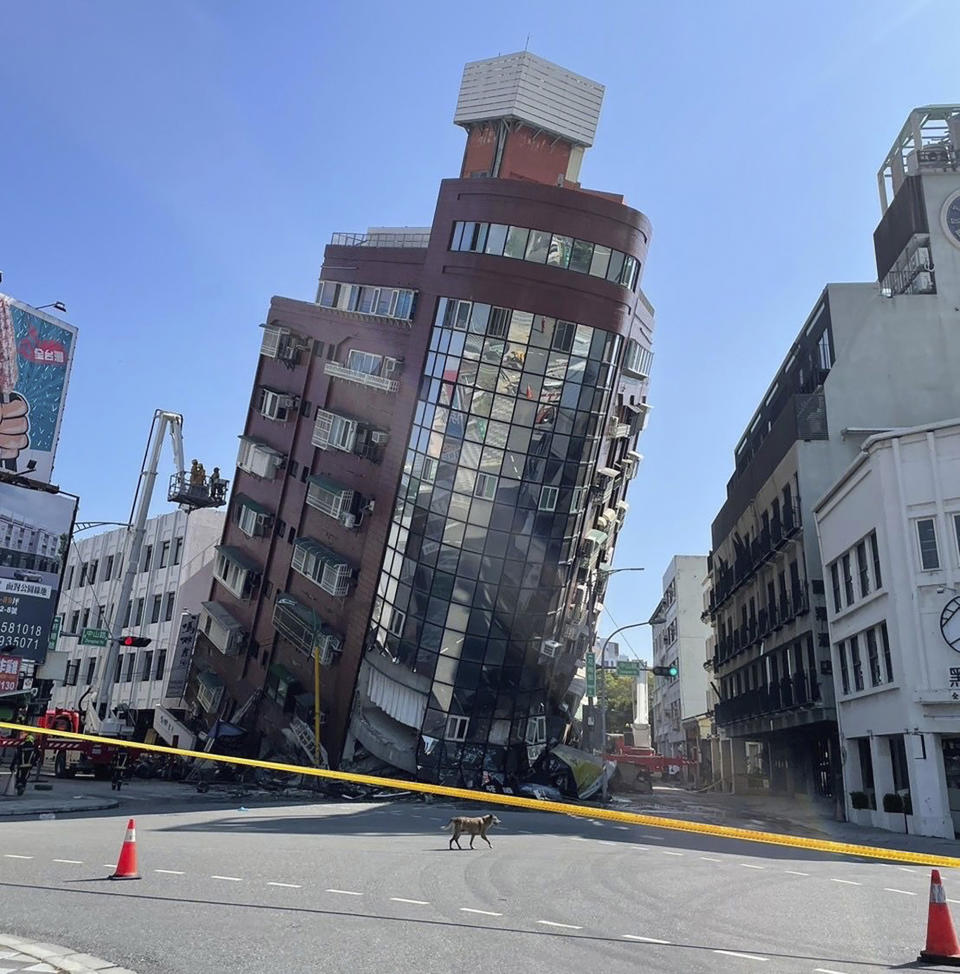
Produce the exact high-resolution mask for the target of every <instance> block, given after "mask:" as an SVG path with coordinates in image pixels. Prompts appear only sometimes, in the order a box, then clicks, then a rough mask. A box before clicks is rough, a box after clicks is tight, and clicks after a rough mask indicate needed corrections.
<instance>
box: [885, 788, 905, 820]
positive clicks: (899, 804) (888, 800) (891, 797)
mask: <svg viewBox="0 0 960 974" xmlns="http://www.w3.org/2000/svg"><path fill="white" fill-rule="evenodd" d="M883 810H884V811H885V812H899V813H900V814H901V815H902V814H903V799H902V798H901V797H900V796H899V795H898V794H897V793H896V792H893V793H891V794H887V795H884V796H883Z"/></svg>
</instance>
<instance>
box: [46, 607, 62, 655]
mask: <svg viewBox="0 0 960 974" xmlns="http://www.w3.org/2000/svg"><path fill="white" fill-rule="evenodd" d="M59 638H60V616H54V617H53V625H52V626H51V627H50V642H49V643H48V644H47V649H48V651H49V652H51V653H52V652H53V651H54V650H55V649H56V648H57V640H58V639H59Z"/></svg>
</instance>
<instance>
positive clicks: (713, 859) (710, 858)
mask: <svg viewBox="0 0 960 974" xmlns="http://www.w3.org/2000/svg"><path fill="white" fill-rule="evenodd" d="M700 858H701V859H706V861H707V862H723V860H722V859H717V858H715V857H714V856H701V857H700Z"/></svg>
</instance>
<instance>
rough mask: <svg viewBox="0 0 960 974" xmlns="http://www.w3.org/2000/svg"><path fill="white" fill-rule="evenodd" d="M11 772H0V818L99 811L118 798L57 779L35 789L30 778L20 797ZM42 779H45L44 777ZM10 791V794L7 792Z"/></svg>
mask: <svg viewBox="0 0 960 974" xmlns="http://www.w3.org/2000/svg"><path fill="white" fill-rule="evenodd" d="M10 778H11V776H10V774H9V773H8V774H2V773H0V818H6V817H7V816H10V815H58V814H61V815H62V814H66V813H68V812H99V811H101V810H103V809H107V808H116V807H117V806H118V805H119V804H120V802H119V801H118V800H117V799H116V798H112V797H108V796H107V795H78V794H76V792H77V788H76V786H75V785H74V783H73V782H70V781H58V782H56V783H55V784H54V785H53V786H52V788H51V790H49V791H47V790H43V791H37V790H36V789H35V788H34V787H33V786H34V781H33V779H32V778H31V779H30V784H29V785H28V786H27V790H26V791H25V792H24V794H23V795H22V796H20V797H19V798H18V797H17V796H16V795H15V794H14V793H13V787H12V782H11V780H10ZM44 783H47V782H46V779H44ZM8 792H9V794H8ZM0 974H2V968H0Z"/></svg>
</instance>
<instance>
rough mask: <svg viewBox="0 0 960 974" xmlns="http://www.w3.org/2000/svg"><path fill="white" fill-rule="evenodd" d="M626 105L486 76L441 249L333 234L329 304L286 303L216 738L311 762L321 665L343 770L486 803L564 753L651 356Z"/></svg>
mask: <svg viewBox="0 0 960 974" xmlns="http://www.w3.org/2000/svg"><path fill="white" fill-rule="evenodd" d="M602 97H603V88H602V86H601V85H599V84H596V83H595V82H592V81H589V80H587V79H585V78H582V77H580V76H578V75H575V74H572V73H570V72H569V71H566V70H564V69H562V68H560V67H558V66H556V65H553V64H550V63H549V62H546V61H544V60H542V59H540V58H538V57H535V56H534V55H532V54H529V53H526V52H524V53H520V54H513V55H508V56H506V57H498V58H492V59H490V60H486V61H479V62H474V63H472V64H468V65H467V67H466V69H465V70H464V76H463V82H462V85H461V89H460V97H459V101H458V104H457V109H456V116H455V121H456V123H457V124H459V125H462V126H463V127H464V128H465V129H466V132H467V146H466V150H465V152H464V157H463V164H462V168H461V173H460V176H459V178H457V179H448V180H444V181H443V182H442V183H441V186H440V193H439V199H438V202H437V207H436V210H435V213H434V217H433V222H432V225H431V226H430V227H426V228H409V227H405V228H376V229H371V230H369V231H368V232H367V233H366V234H356V235H354V234H335V235H334V238H333V241H332V243H331V244H330V246H328V247H327V249H326V252H325V257H324V265H323V268H322V271H321V280H320V287H319V291H318V294H317V300H316V302H304V301H294V300H289V299H282V298H275V299H274V300H273V302H272V303H271V307H270V311H269V314H268V318H267V321H266V323H265V326H264V327H265V334H264V341H263V346H262V349H261V357H260V362H259V365H258V369H257V376H256V380H255V388H254V394H253V397H252V402H251V407H250V411H249V414H248V418H247V424H246V427H245V430H244V433H243V435H242V436H241V447H240V457H239V460H238V469H237V472H236V477H235V479H234V485H235V490H234V495H233V498H232V501H231V517H230V518H229V520H228V527H227V529H226V531H225V534H224V538H223V544H222V545H221V547H220V549H219V558H218V564H217V570H216V572H215V575H216V577H217V579H218V580H217V581H216V582H215V583H214V586H213V591H212V592H211V596H210V600H209V601H208V602H207V603H206V606H205V609H204V614H203V616H202V618H201V624H200V636H199V637H198V642H197V652H196V654H195V672H194V680H193V688H194V693H193V699H194V701H195V707H196V710H197V711H198V712H202V713H203V714H204V715H205V716H206V718H207V722H208V724H209V725H210V726H211V727H212V726H216V727H217V728H218V729H222V728H223V727H224V726H226V725H225V724H224V723H223V721H224V720H226V721H231V722H232V723H235V724H237V725H240V727H243V728H246V729H247V730H248V732H249V731H253V732H254V733H255V734H257V735H258V736H260V737H262V738H265V739H266V740H268V741H272V742H273V743H274V744H276V743H279V742H282V741H283V740H284V739H287V740H288V741H289V742H290V743H291V746H294V747H300V748H301V749H302V751H303V752H304V756H306V757H310V756H312V755H313V754H314V744H315V741H314V739H313V733H312V730H311V728H312V727H313V719H314V706H315V700H314V698H315V695H316V691H315V682H314V676H315V674H314V672H313V664H312V661H311V660H312V658H313V657H314V656H315V657H316V658H317V659H319V661H320V662H321V663H322V664H323V666H322V672H321V673H320V681H319V682H320V701H319V710H320V712H321V713H322V715H323V726H322V728H321V739H322V742H323V745H324V748H325V751H326V754H327V756H328V758H329V760H330V762H331V763H332V764H334V765H337V764H340V765H346V764H354V765H356V764H366V765H367V766H370V765H372V764H374V763H379V764H381V765H383V764H386V765H388V766H390V767H392V768H395V769H400V770H402V771H404V772H407V773H409V774H411V775H418V776H420V777H423V778H428V779H431V780H439V781H443V782H452V783H458V782H461V783H465V784H471V783H473V782H475V781H478V780H479V776H480V775H481V774H482V773H483V772H485V771H486V772H489V773H491V774H493V775H499V776H506V775H512V774H515V775H517V776H520V777H522V776H523V774H524V773H525V772H526V771H527V770H528V769H529V768H530V767H531V766H532V764H533V763H535V762H536V760H537V758H538V756H539V755H540V754H541V753H542V751H543V748H544V745H547V744H549V743H551V742H557V741H560V740H562V739H563V738H564V736H565V734H566V733H567V728H568V725H569V723H570V720H571V715H572V713H573V711H574V710H575V709H576V700H575V699H573V697H572V696H571V695H570V694H568V690H569V687H570V684H571V680H572V678H573V675H574V673H575V670H576V667H577V664H578V662H579V661H580V660H581V659H582V657H583V653H584V651H585V650H586V649H587V648H588V647H589V646H590V645H592V641H593V637H594V635H595V628H596V622H597V614H598V612H599V611H600V608H601V605H600V603H601V600H602V598H603V591H604V587H605V573H604V566H605V565H608V564H609V562H610V560H611V558H612V552H613V546H614V544H615V543H616V538H617V534H618V532H619V530H620V528H621V526H622V524H623V520H624V517H625V515H626V512H627V506H628V505H627V501H626V499H625V498H626V492H627V488H628V485H629V483H630V480H631V478H632V477H633V476H634V474H635V473H636V469H637V465H638V464H639V462H640V459H641V458H640V455H639V454H638V453H637V452H636V445H637V438H638V436H639V433H640V431H641V430H642V429H643V426H644V422H645V419H646V416H647V411H648V408H649V407H648V404H647V396H646V394H647V380H648V376H649V371H650V363H651V358H652V352H651V339H652V330H653V310H652V308H651V307H650V305H649V303H648V302H647V300H646V298H645V297H644V295H643V293H642V292H641V290H640V279H641V275H642V271H643V267H644V263H645V260H646V254H647V247H648V245H649V240H650V232H651V231H650V224H649V221H648V220H647V218H646V217H645V216H644V215H643V214H642V213H639V212H638V211H636V210H634V209H631V208H630V207H628V206H626V205H625V204H624V202H623V199H622V197H621V196H618V195H616V194H612V193H604V192H598V191H593V190H587V189H584V188H583V187H582V186H581V185H580V183H579V175H580V165H581V162H582V159H583V154H584V152H585V150H586V149H587V148H588V147H589V146H590V145H591V144H592V143H593V138H594V133H595V130H596V125H597V120H598V118H599V111H600V105H601V101H602ZM217 718H219V719H220V723H217V724H216V725H214V723H213V721H214V719H217ZM235 729H240V728H239V727H238V728H235Z"/></svg>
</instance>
